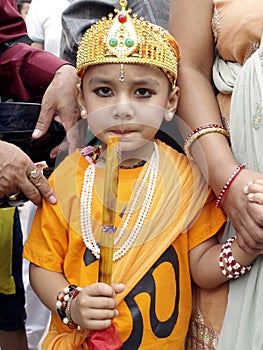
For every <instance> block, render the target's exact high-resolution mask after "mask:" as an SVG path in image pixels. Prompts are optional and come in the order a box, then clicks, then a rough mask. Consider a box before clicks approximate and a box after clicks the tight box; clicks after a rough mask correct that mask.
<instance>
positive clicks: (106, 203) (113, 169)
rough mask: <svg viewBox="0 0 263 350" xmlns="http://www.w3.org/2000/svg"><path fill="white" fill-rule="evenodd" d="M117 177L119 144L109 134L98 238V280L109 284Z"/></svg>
mask: <svg viewBox="0 0 263 350" xmlns="http://www.w3.org/2000/svg"><path fill="white" fill-rule="evenodd" d="M118 179H119V146H118V138H117V137H116V136H109V138H108V143H107V157H106V167H105V180H104V196H103V209H102V229H101V239H100V259H99V278H98V280H99V282H104V283H107V284H109V285H111V276H112V264H113V251H114V236H115V231H116V228H115V226H114V222H115V216H116V205H117V191H118Z"/></svg>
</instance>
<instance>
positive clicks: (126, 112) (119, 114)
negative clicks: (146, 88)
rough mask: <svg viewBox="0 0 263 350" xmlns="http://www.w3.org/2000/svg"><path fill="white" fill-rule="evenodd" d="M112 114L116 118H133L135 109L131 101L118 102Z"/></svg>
mask: <svg viewBox="0 0 263 350" xmlns="http://www.w3.org/2000/svg"><path fill="white" fill-rule="evenodd" d="M112 116H113V118H115V119H132V118H133V117H134V110H133V108H132V105H131V103H118V104H116V105H115V106H114V108H113V110H112Z"/></svg>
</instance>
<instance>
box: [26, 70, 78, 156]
mask: <svg viewBox="0 0 263 350" xmlns="http://www.w3.org/2000/svg"><path fill="white" fill-rule="evenodd" d="M78 83H79V77H78V76H77V74H76V69H75V68H74V67H73V66H71V65H69V64H65V65H63V66H62V67H60V68H59V69H58V70H57V72H56V73H55V75H54V78H53V80H52V82H51V83H50V85H49V87H48V88H47V90H46V92H45V94H44V96H43V99H42V104H41V111H40V115H39V118H38V121H37V124H36V127H35V130H34V132H33V134H32V137H33V138H35V139H37V138H40V137H41V136H43V135H44V134H45V133H46V132H47V130H48V128H49V126H50V124H51V122H52V119H55V120H56V121H58V122H59V123H61V124H62V125H63V127H64V129H65V131H66V132H67V136H68V137H67V141H68V150H69V153H72V152H73V151H74V150H75V149H76V148H77V147H78V145H79V133H78V129H77V128H74V129H72V127H73V125H75V124H76V123H77V121H78V120H79V119H80V114H79V108H78V104H77V99H76V86H77V84H78ZM71 129H72V131H71V132H70V133H69V131H70V130H71ZM52 157H54V152H53V154H52Z"/></svg>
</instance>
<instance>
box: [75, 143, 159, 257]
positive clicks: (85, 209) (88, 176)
mask: <svg viewBox="0 0 263 350" xmlns="http://www.w3.org/2000/svg"><path fill="white" fill-rule="evenodd" d="M159 161H160V157H159V149H158V146H157V144H156V143H155V142H154V151H153V154H152V156H151V158H150V161H149V164H148V167H147V169H146V172H145V174H144V177H143V179H142V181H141V184H140V186H139V187H138V189H137V190H136V193H135V195H134V198H133V200H132V203H131V205H130V207H129V210H128V213H127V216H126V219H125V221H124V223H123V225H122V227H121V228H120V229H118V230H117V232H116V233H117V237H116V238H115V240H114V245H115V246H116V245H117V244H118V243H119V241H120V240H121V238H122V237H123V235H124V233H125V231H126V229H127V227H128V225H129V222H130V220H131V218H132V215H133V213H134V211H135V208H136V205H137V203H138V200H139V198H140V196H141V195H142V192H143V188H144V187H145V186H147V190H146V194H145V198H144V200H143V204H142V207H141V209H140V212H139V215H138V218H137V220H136V222H135V224H134V226H133V228H132V230H131V232H130V234H129V236H128V237H127V239H126V241H125V242H124V243H123V244H122V245H121V247H120V248H118V249H117V250H116V251H115V252H114V253H113V261H116V260H118V259H120V258H121V257H122V256H124V255H125V254H126V253H127V252H128V251H129V249H130V248H131V247H132V246H133V244H134V242H135V241H136V239H137V237H138V235H139V233H140V231H141V229H142V227H143V225H144V223H145V220H146V218H147V215H148V213H149V210H150V208H151V204H152V199H153V196H154V192H155V189H156V185H157V180H158V169H159ZM95 174H96V167H95V164H93V163H92V164H90V166H89V167H88V168H87V169H86V171H85V174H84V180H83V186H82V191H81V197H80V224H81V232H82V238H83V242H84V243H85V245H86V247H87V248H88V249H89V250H90V251H91V252H92V254H93V255H94V256H95V257H96V258H97V259H99V257H100V248H99V246H98V244H97V242H96V241H95V238H94V235H93V230H92V225H91V207H92V193H93V185H94V181H95ZM148 179H149V181H148V184H147V180H148Z"/></svg>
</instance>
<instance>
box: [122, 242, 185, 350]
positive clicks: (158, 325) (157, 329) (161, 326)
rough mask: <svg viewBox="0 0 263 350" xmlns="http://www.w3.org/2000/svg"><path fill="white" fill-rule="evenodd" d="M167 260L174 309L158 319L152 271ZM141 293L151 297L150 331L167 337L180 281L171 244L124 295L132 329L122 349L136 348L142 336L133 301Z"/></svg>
mask: <svg viewBox="0 0 263 350" xmlns="http://www.w3.org/2000/svg"><path fill="white" fill-rule="evenodd" d="M165 262H168V263H170V264H171V265H172V267H173V271H174V276H175V281H176V293H175V302H174V310H173V312H172V314H171V317H169V319H167V320H166V321H163V322H162V321H160V320H159V319H158V318H157V315H156V305H155V304H156V285H155V282H154V277H153V273H154V270H155V269H157V268H158V266H160V265H161V264H163V263H165ZM141 293H148V294H149V295H150V297H151V303H150V322H151V327H152V332H153V334H154V335H155V336H156V337H157V338H167V337H169V335H170V334H171V333H172V331H173V329H174V327H175V325H176V322H177V318H178V305H179V300H180V281H179V263H178V257H177V253H176V251H175V250H174V248H173V247H172V246H170V247H169V248H168V249H167V250H166V251H165V252H164V253H163V255H162V256H161V257H160V258H159V259H158V261H156V263H155V264H154V265H153V266H152V268H151V269H150V270H149V271H148V272H147V273H146V275H145V276H144V277H143V278H142V279H141V280H140V282H139V283H138V284H137V285H136V286H135V287H134V288H133V290H132V291H131V292H130V293H129V294H128V295H127V296H126V298H125V299H124V301H125V302H126V304H127V306H128V308H129V310H130V312H131V315H132V320H133V329H132V331H131V334H130V336H129V338H128V339H127V340H126V341H125V343H124V344H123V346H122V348H121V349H122V350H128V349H129V350H130V349H138V348H139V346H140V344H141V341H142V336H143V328H144V327H143V319H142V315H141V312H140V309H139V307H138V305H137V303H136V301H135V297H136V296H137V295H139V294H141Z"/></svg>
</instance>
